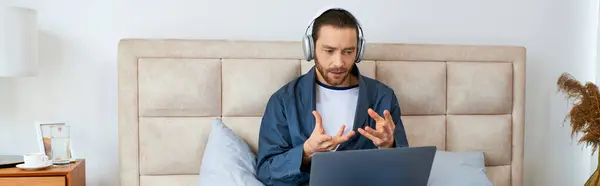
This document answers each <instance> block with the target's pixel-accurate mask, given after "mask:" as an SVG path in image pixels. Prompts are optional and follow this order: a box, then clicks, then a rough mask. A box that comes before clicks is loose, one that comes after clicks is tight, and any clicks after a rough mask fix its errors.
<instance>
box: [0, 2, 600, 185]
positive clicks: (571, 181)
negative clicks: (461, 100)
mask: <svg viewBox="0 0 600 186" xmlns="http://www.w3.org/2000/svg"><path fill="white" fill-rule="evenodd" d="M336 2H340V4H343V5H345V7H348V8H351V9H353V10H354V12H355V14H356V15H357V16H358V17H359V18H360V20H361V22H362V23H363V27H364V30H365V34H366V36H367V41H370V42H405V43H448V44H494V45H520V46H525V47H527V49H528V52H527V55H528V61H527V98H526V99H527V101H526V104H527V108H526V136H525V140H526V143H525V147H526V150H525V153H526V154H525V166H526V167H525V172H526V174H525V185H528V186H542V185H543V186H549V185H557V186H563V185H582V184H583V182H584V181H585V179H586V178H587V177H588V175H589V174H590V172H591V171H590V170H592V168H591V167H590V165H591V161H590V156H589V152H588V151H589V150H587V149H582V147H581V146H578V145H577V144H576V143H575V142H574V140H571V138H570V136H569V135H570V128H569V127H568V125H565V126H564V127H561V122H562V119H563V117H564V114H565V113H566V112H567V108H566V107H567V105H566V102H565V101H563V99H562V96H561V95H556V94H555V93H556V85H555V83H556V79H557V78H558V75H559V74H560V73H562V72H571V73H573V74H574V75H576V77H577V78H580V79H582V80H590V81H591V80H594V79H595V78H596V77H595V76H596V72H595V69H596V63H595V55H596V45H595V41H596V32H595V31H596V30H595V29H596V27H597V18H596V17H595V16H597V14H598V10H597V9H598V2H597V1H564V0H496V1H481V0H454V1H441V0H440V1H432V0H400V1H399V0H388V1H377V2H368V3H367V1H358V0H346V1H341V0H338V1H336ZM342 2H343V3H342ZM12 3H14V4H16V5H22V6H26V7H31V8H35V9H37V10H38V11H39V15H40V25H39V26H40V29H41V33H40V34H41V35H40V42H41V43H40V45H41V47H42V48H41V49H40V50H41V55H40V59H41V60H42V61H41V64H42V67H43V68H42V69H43V71H42V72H41V75H40V76H39V77H37V78H28V79H19V80H2V81H0V112H2V114H0V116H1V117H0V154H1V153H4V154H7V153H25V152H31V151H37V150H38V149H37V144H36V141H35V133H34V129H33V124H34V122H35V121H67V122H69V124H71V125H72V126H73V129H72V133H73V146H74V147H73V148H74V149H75V151H76V152H75V155H76V156H79V157H85V158H86V159H87V178H88V185H90V186H98V185H117V183H118V182H117V181H118V179H117V178H118V164H117V157H118V154H117V80H116V79H117V76H116V75H117V65H116V52H117V43H118V41H119V39H121V38H127V37H152V38H194V39H196V38H198V39H243V40H293V41H298V40H299V39H300V37H301V35H302V34H303V32H304V29H305V26H306V24H307V23H308V21H309V19H310V18H311V17H312V16H313V15H314V13H315V12H316V11H317V10H318V9H320V8H321V7H322V6H323V4H322V3H320V1H317V0H311V1H280V0H270V1H266V0H263V1H243V0H237V1H234V0H219V1H200V0H172V1H160V0H97V1H91V0H53V1H46V0H18V1H17V0H12ZM284 16H289V17H288V19H284V18H283V17H284ZM219 24H223V25H222V26H218V25H219ZM6 113H14V114H15V116H14V117H12V118H11V117H10V114H8V115H7V114H6ZM557 175H558V176H557Z"/></svg>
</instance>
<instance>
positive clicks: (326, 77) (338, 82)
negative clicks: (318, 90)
mask: <svg viewBox="0 0 600 186" xmlns="http://www.w3.org/2000/svg"><path fill="white" fill-rule="evenodd" d="M315 62H316V61H315ZM315 66H316V67H317V70H318V71H319V73H321V76H323V79H324V80H325V83H327V84H329V85H331V86H337V85H341V84H342V83H344V81H346V80H347V79H348V78H349V77H350V73H349V71H348V69H345V68H333V69H327V70H325V69H324V68H323V67H322V66H321V65H319V63H315ZM329 72H344V73H346V74H345V75H344V77H343V78H340V79H334V78H332V77H329Z"/></svg>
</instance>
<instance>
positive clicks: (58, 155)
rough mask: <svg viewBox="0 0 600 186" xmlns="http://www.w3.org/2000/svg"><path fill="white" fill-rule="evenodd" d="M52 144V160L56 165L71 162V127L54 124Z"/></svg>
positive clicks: (51, 129)
mask: <svg viewBox="0 0 600 186" xmlns="http://www.w3.org/2000/svg"><path fill="white" fill-rule="evenodd" d="M50 131H51V132H50V133H51V136H52V137H51V139H50V141H51V146H52V162H53V163H54V165H65V164H69V163H70V162H71V155H70V145H71V144H70V143H71V134H70V127H69V126H67V125H63V126H52V127H50Z"/></svg>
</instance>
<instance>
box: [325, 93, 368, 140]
mask: <svg viewBox="0 0 600 186" xmlns="http://www.w3.org/2000/svg"><path fill="white" fill-rule="evenodd" d="M315 86H316V87H315V90H316V91H315V95H316V106H317V112H319V115H321V119H322V124H323V129H325V134H326V135H329V136H331V137H335V136H337V133H338V131H339V130H340V128H341V127H342V125H346V128H345V129H344V134H346V133H348V132H350V131H352V129H353V128H354V115H355V113H356V104H357V102H358V88H359V87H358V85H355V86H352V87H331V86H327V85H324V84H322V83H320V82H317V83H316V85H315Z"/></svg>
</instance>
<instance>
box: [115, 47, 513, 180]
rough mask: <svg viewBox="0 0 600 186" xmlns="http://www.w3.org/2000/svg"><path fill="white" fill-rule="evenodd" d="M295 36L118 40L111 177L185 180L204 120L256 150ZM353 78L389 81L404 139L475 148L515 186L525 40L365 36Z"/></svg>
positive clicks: (196, 159)
mask: <svg viewBox="0 0 600 186" xmlns="http://www.w3.org/2000/svg"><path fill="white" fill-rule="evenodd" d="M301 59H302V48H301V46H300V42H274V41H271V42H258V41H217V40H166V39H125V40H122V41H121V42H120V43H119V65H118V74H119V78H118V80H119V82H118V84H119V155H120V171H121V172H120V175H121V178H120V179H121V181H120V183H121V185H122V186H162V185H180V186H196V185H197V182H198V180H197V177H198V173H199V167H200V164H201V160H202V153H203V149H204V145H205V143H206V140H207V137H208V133H209V131H210V126H211V120H212V119H214V118H216V117H222V118H223V121H224V123H225V124H226V125H228V126H229V127H231V128H232V129H233V130H234V131H235V132H236V133H237V134H238V135H239V136H241V137H242V138H243V139H244V140H246V142H248V143H249V144H250V145H251V147H252V148H253V150H254V151H256V149H257V143H258V140H257V136H258V128H259V125H260V119H261V116H262V112H263V111H264V107H265V105H266V102H267V100H268V98H269V96H270V95H271V94H272V93H273V92H274V91H275V90H277V89H278V88H279V87H281V86H282V85H283V84H285V83H287V82H288V81H290V80H292V79H293V78H295V77H297V76H299V75H300V74H301V73H304V72H306V71H307V70H308V69H310V67H311V66H312V63H309V62H306V61H303V60H301ZM358 67H359V68H360V69H361V72H362V73H363V75H366V76H369V77H372V78H376V79H378V80H380V81H382V82H384V83H386V84H387V85H389V86H390V87H392V88H393V89H394V90H395V92H396V94H397V96H398V98H399V101H400V106H401V109H402V115H403V116H402V119H403V122H404V125H405V128H406V131H407V134H408V141H409V144H410V146H422V145H435V146H437V147H438V149H440V150H447V151H467V150H481V151H484V152H485V158H486V165H487V170H488V177H490V179H491V180H492V181H493V182H494V185H496V186H522V181H523V128H524V107H525V49H524V48H522V47H511V46H463V45H416V44H391V43H388V44H383V43H377V44H368V45H367V49H366V52H365V59H364V61H363V62H361V63H359V64H358Z"/></svg>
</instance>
